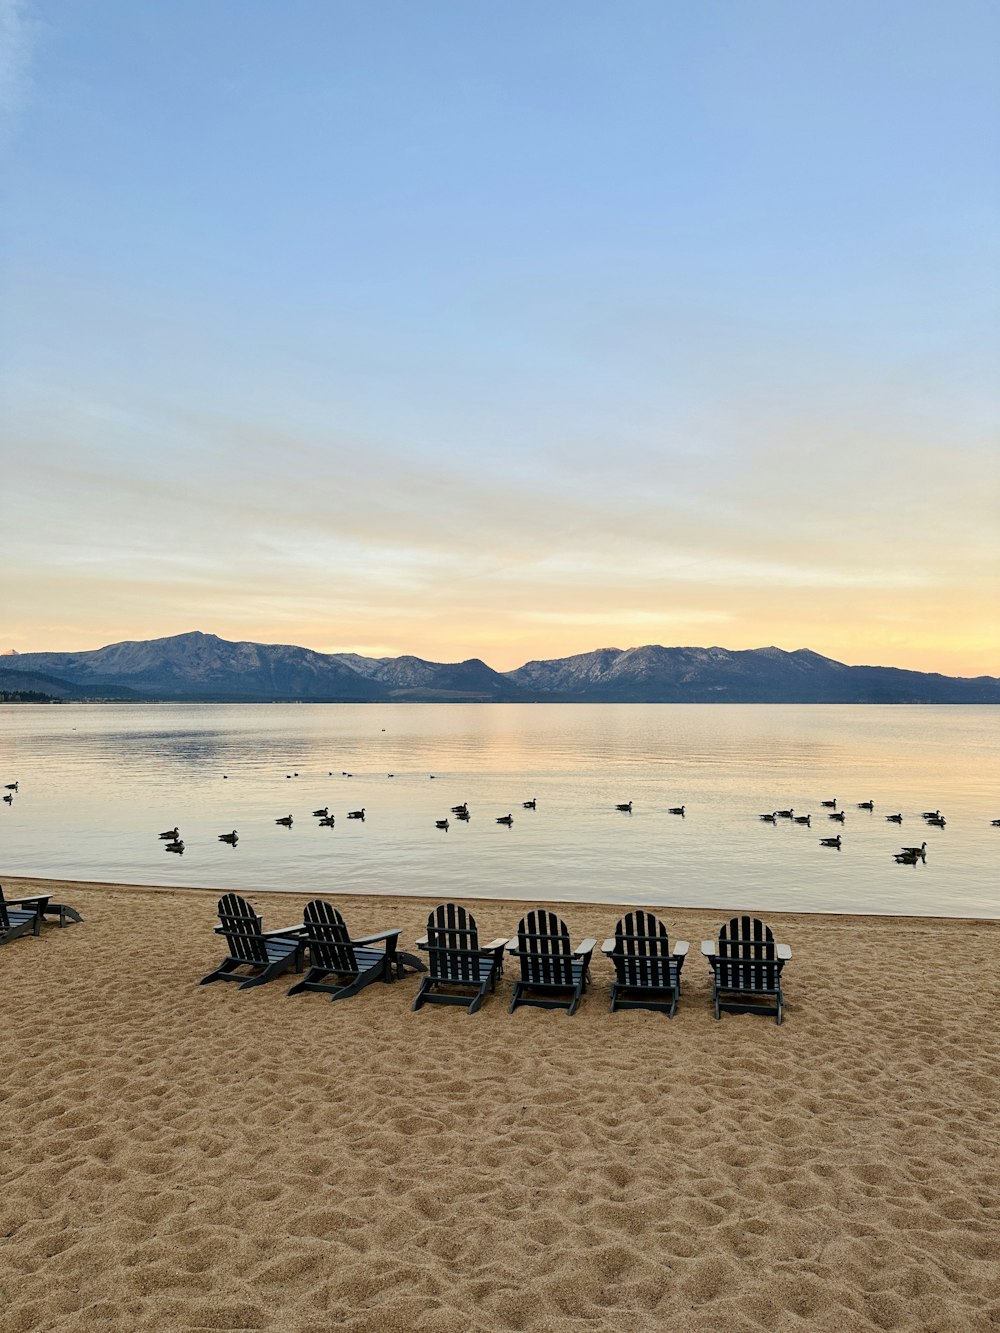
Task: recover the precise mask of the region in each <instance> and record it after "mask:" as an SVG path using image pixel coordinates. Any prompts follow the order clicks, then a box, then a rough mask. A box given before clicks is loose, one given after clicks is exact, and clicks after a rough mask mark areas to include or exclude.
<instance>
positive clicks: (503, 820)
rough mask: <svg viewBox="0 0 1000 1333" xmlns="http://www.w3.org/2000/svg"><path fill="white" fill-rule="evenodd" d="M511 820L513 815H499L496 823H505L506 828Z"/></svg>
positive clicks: (511, 822)
mask: <svg viewBox="0 0 1000 1333" xmlns="http://www.w3.org/2000/svg"><path fill="white" fill-rule="evenodd" d="M513 822H514V816H513V815H501V816H500V817H499V819H498V820H497V823H498V824H506V825H507V827H508V828H509V827H510V825H511V824H513Z"/></svg>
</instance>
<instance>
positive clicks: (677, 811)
mask: <svg viewBox="0 0 1000 1333" xmlns="http://www.w3.org/2000/svg"><path fill="white" fill-rule="evenodd" d="M667 814H668V815H683V814H684V807H683V806H682V805H672V806H670V807H669V809H668V810H667Z"/></svg>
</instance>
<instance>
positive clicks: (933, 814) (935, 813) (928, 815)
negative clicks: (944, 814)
mask: <svg viewBox="0 0 1000 1333" xmlns="http://www.w3.org/2000/svg"><path fill="white" fill-rule="evenodd" d="M920 818H921V819H940V818H941V811H940V810H925V811H924V813H923V814H922V815H921V816H920Z"/></svg>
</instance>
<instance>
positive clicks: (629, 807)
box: [615, 801, 632, 814]
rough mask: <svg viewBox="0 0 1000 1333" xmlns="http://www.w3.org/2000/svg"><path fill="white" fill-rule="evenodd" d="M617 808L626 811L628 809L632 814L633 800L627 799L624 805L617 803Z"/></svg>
mask: <svg viewBox="0 0 1000 1333" xmlns="http://www.w3.org/2000/svg"><path fill="white" fill-rule="evenodd" d="M615 809H616V810H625V811H627V812H628V813H629V814H631V813H632V802H631V801H626V803H625V804H624V805H616V806H615Z"/></svg>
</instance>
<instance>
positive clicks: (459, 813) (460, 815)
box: [455, 810, 472, 823]
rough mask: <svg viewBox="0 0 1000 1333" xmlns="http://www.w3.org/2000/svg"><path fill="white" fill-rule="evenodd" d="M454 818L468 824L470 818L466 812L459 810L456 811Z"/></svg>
mask: <svg viewBox="0 0 1000 1333" xmlns="http://www.w3.org/2000/svg"><path fill="white" fill-rule="evenodd" d="M455 818H456V819H464V820H465V822H466V823H468V822H469V820H470V819H471V818H472V816H471V815H470V814H469V812H468V810H459V811H456V814H455Z"/></svg>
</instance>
